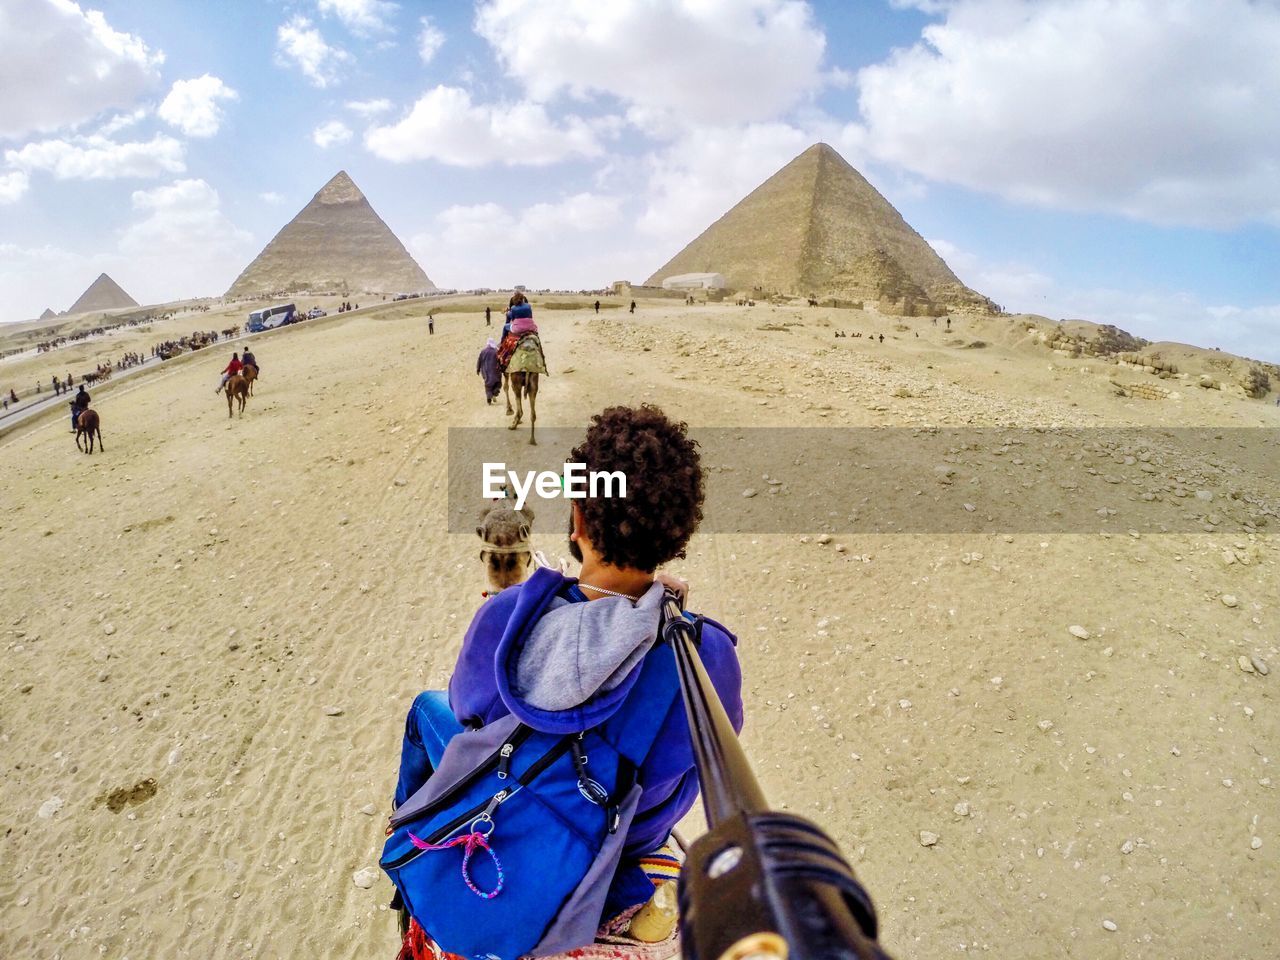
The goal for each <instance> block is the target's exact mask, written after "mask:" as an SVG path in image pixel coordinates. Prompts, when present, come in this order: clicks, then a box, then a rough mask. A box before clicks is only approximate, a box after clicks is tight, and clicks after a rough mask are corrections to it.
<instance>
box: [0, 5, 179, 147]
mask: <svg viewBox="0 0 1280 960" xmlns="http://www.w3.org/2000/svg"><path fill="white" fill-rule="evenodd" d="M0 37H3V38H4V56H3V57H0V90H3V91H5V94H4V95H3V96H0V137H9V138H16V137H20V136H24V135H26V134H29V133H32V132H36V131H41V132H43V131H49V130H56V129H58V128H59V127H66V126H73V125H75V124H78V123H82V122H84V121H85V120H89V119H91V118H93V117H95V116H97V115H98V114H99V113H101V112H103V111H104V110H110V109H123V108H126V107H129V106H131V105H132V104H133V103H134V101H135V100H137V99H138V97H140V96H143V95H144V94H146V93H148V92H149V91H151V90H152V89H153V88H154V87H155V86H156V85H157V84H158V83H159V80H160V74H159V69H158V67H159V65H160V64H161V63H162V62H163V60H164V54H162V53H160V52H158V51H152V50H151V49H149V48H148V47H147V45H146V43H145V42H143V40H141V39H140V38H139V37H135V36H133V35H132V34H128V33H120V32H118V31H116V30H114V29H112V27H111V25H110V24H108V23H107V19H106V17H105V16H103V15H102V13H100V12H99V11H97V10H82V9H80V7H79V6H78V5H77V4H75V3H72V2H71V0H6V2H5V3H0Z"/></svg>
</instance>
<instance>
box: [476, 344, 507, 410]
mask: <svg viewBox="0 0 1280 960" xmlns="http://www.w3.org/2000/svg"><path fill="white" fill-rule="evenodd" d="M476 373H478V374H479V375H480V376H482V377H483V378H484V402H485V403H493V401H494V400H496V399H497V397H498V391H500V390H501V389H502V370H501V368H500V367H499V366H498V344H497V343H496V342H495V341H494V339H493V338H492V337H490V338H489V339H488V340H486V341H485V345H484V349H483V350H481V351H480V356H479V357H478V358H477V359H476Z"/></svg>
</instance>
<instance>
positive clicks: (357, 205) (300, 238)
mask: <svg viewBox="0 0 1280 960" xmlns="http://www.w3.org/2000/svg"><path fill="white" fill-rule="evenodd" d="M435 288H436V287H435V284H433V283H432V282H431V281H430V280H428V279H427V275H426V274H425V273H424V272H423V271H422V268H421V267H420V266H418V264H417V263H416V262H415V261H414V259H413V257H411V256H409V251H408V250H406V249H405V248H404V244H402V243H401V242H400V241H399V240H398V239H396V235H395V234H394V233H392V232H391V228H390V227H388V226H387V225H386V224H385V223H384V222H383V221H382V218H381V217H379V216H378V215H377V213H375V212H374V210H373V207H371V206H370V205H369V201H368V200H366V199H365V196H364V194H363V193H361V192H360V188H359V187H357V186H356V185H355V183H354V182H353V181H352V179H351V178H350V177H349V176H347V172H346V171H345V170H342V171H339V172H338V174H337V175H336V176H335V177H334V178H333V179H332V180H330V181H329V182H328V183H326V184H325V185H324V186H323V187H322V188H321V189H320V192H319V193H317V194H316V195H315V196H314V197H312V198H311V202H310V203H308V204H307V205H306V206H305V207H303V208H302V210H301V211H300V212H299V213H298V215H297V216H296V217H294V218H293V219H292V220H290V221H289V222H288V223H287V224H285V226H284V229H282V230H281V231H280V232H279V233H277V234H276V235H275V237H274V238H273V239H272V241H271V242H270V243H268V244H267V245H266V247H264V248H263V250H262V252H261V253H260V254H258V256H257V257H256V258H255V259H254V261H253V262H252V263H251V264H249V266H247V267H245V269H244V272H243V273H241V274H240V276H238V277H237V278H236V281H235V283H233V284H232V285H231V289H230V290H228V291H227V296H228V297H244V296H252V295H255V294H271V293H289V292H294V291H301V290H313V291H322V290H326V291H330V290H331V291H343V290H345V291H349V292H355V291H366V292H369V293H401V292H404V293H419V292H425V291H428V290H434V289H435Z"/></svg>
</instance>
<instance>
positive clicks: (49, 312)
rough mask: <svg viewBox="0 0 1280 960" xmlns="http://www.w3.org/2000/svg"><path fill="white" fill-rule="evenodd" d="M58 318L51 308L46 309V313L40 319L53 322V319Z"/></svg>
mask: <svg viewBox="0 0 1280 960" xmlns="http://www.w3.org/2000/svg"><path fill="white" fill-rule="evenodd" d="M56 316H57V314H56V313H54V312H53V310H52V308H50V307H45V308H44V313H42V314H40V319H41V320H52V319H53V318H54V317H56Z"/></svg>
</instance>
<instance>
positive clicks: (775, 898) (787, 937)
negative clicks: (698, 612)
mask: <svg viewBox="0 0 1280 960" xmlns="http://www.w3.org/2000/svg"><path fill="white" fill-rule="evenodd" d="M663 620H664V622H663V626H662V637H663V640H664V641H666V642H667V643H668V644H670V645H671V648H672V651H673V652H674V654H675V659H676V669H677V672H678V673H679V676H680V692H681V696H682V698H683V700H684V707H685V716H686V717H687V719H688V721H689V731H690V735H691V738H692V744H693V756H694V761H695V763H696V765H697V769H698V781H699V783H700V785H701V788H702V803H703V809H704V811H705V813H706V818H707V828H708V829H707V833H706V834H704V835H703V836H701V837H699V838H698V839H697V840H696V841H695V842H694V844H693V845H692V847H690V848H689V850H688V856H687V858H686V860H685V863H684V868H683V869H682V870H681V872H680V886H679V900H680V935H681V941H682V943H681V950H682V953H683V956H684V960H889V955H888V954H887V953H885V952H884V951H883V950H882V949H881V948H880V946H879V944H877V943H876V932H877V922H876V913H875V907H874V906H873V905H872V903H871V898H870V897H869V896H868V895H867V893H866V891H864V890H863V889H862V885H861V884H859V883H858V881H857V880H856V879H855V878H854V875H853V870H852V868H851V867H850V866H849V864H848V862H847V861H845V859H844V857H842V856H841V854H840V850H839V848H838V847H837V846H836V845H835V843H834V842H833V841H832V840H831V839H830V838H829V837H828V836H827V835H826V834H825V833H823V832H822V831H821V830H819V829H818V828H817V827H816V826H815V825H813V824H811V823H809V822H808V821H807V820H804V819H802V818H801V817H797V816H793V815H792V814H787V813H780V812H777V811H772V810H770V809H769V806H768V804H767V803H766V801H765V798H764V793H763V791H762V790H761V789H760V784H759V783H758V782H757V780H756V778H755V774H754V773H752V770H751V764H750V762H749V761H748V760H747V756H746V753H745V752H744V751H743V749H742V745H741V744H740V743H739V742H738V737H737V734H736V733H735V732H734V729H733V725H732V724H731V723H730V721H729V716H728V714H726V713H725V709H724V705H723V704H722V703H721V702H720V697H719V696H718V695H717V693H716V691H715V687H714V686H713V685H712V683H711V679H710V677H708V676H707V671H706V668H705V667H703V665H702V659H701V657H700V656H699V655H698V649H697V635H696V630H695V628H694V625H693V624H692V623H691V622H690V621H689V620H688V619H686V618H685V616H684V614H683V612H682V611H681V609H680V604H679V601H678V600H677V599H676V598H675V597H674V596H672V595H671V594H670V593H668V594H667V596H666V598H665V599H664V601H663Z"/></svg>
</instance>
